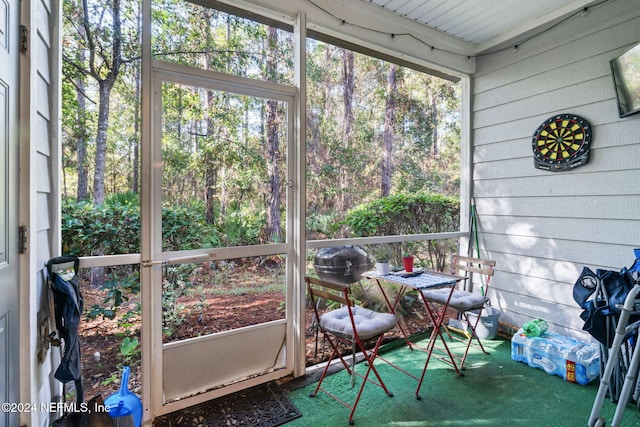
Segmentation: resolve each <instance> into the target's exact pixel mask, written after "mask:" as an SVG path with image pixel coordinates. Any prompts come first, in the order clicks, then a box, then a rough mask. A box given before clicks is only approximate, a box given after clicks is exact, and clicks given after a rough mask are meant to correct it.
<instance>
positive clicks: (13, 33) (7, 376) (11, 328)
mask: <svg viewBox="0 0 640 427" xmlns="http://www.w3.org/2000/svg"><path fill="white" fill-rule="evenodd" d="M19 6H20V3H19V2H18V1H17V0H8V3H7V1H3V2H0V64H3V65H2V67H0V295H2V297H1V298H0V402H13V403H18V399H19V390H20V389H19V384H20V383H19V377H18V373H19V372H20V366H19V363H18V355H19V347H18V344H19V337H18V332H19V329H20V325H19V316H18V307H19V298H18V240H19V239H18V146H19V143H18V115H19V111H18V92H19V91H18V66H19V55H20V54H19V52H18V41H19V39H20V28H19V19H18V10H19V9H20V7H19ZM17 425H18V414H17V413H16V412H4V411H2V412H0V426H6V427H9V426H17Z"/></svg>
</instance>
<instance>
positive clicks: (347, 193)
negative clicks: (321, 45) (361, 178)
mask: <svg viewBox="0 0 640 427" xmlns="http://www.w3.org/2000/svg"><path fill="white" fill-rule="evenodd" d="M342 55H343V56H342V78H343V83H342V102H343V106H344V117H343V121H344V128H343V131H344V136H343V138H344V140H343V141H344V145H343V149H344V153H345V155H346V156H350V155H351V152H352V139H353V122H354V117H353V93H354V85H355V77H354V68H355V55H354V53H353V51H351V50H347V49H342ZM341 167H342V169H343V170H342V173H341V174H340V195H341V197H340V206H337V207H336V208H337V209H339V210H343V211H344V210H346V209H349V207H350V205H351V191H352V189H351V187H352V186H351V177H352V175H353V173H354V171H353V164H352V163H351V162H347V164H344V163H342V164H341Z"/></svg>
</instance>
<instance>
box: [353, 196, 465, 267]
mask: <svg viewBox="0 0 640 427" xmlns="http://www.w3.org/2000/svg"><path fill="white" fill-rule="evenodd" d="M343 224H344V225H345V226H346V228H347V230H348V232H349V235H350V236H353V237H370V236H393V235H400V234H424V233H441V232H447V231H457V230H459V229H460V199H459V198H458V197H455V196H442V195H437V194H429V193H411V194H393V195H390V196H388V197H382V198H380V199H377V200H374V201H372V202H370V203H365V204H362V205H360V206H357V207H356V208H354V209H353V210H351V211H349V212H348V213H347V215H346V217H345V219H344V222H343ZM452 244H453V243H452V242H451V241H448V240H447V241H430V242H425V243H423V242H405V243H402V244H400V243H398V244H388V245H386V247H385V248H382V250H381V251H380V252H382V251H384V252H387V253H390V254H391V255H392V262H393V263H394V264H397V265H399V264H400V258H401V255H402V253H404V252H410V253H413V254H414V255H416V257H418V259H419V261H421V262H422V263H423V264H426V266H428V267H429V268H434V269H439V270H442V269H443V268H444V266H445V262H446V256H447V253H448V252H449V251H450V250H451V246H452ZM367 249H368V250H369V251H370V252H375V251H376V249H378V248H367Z"/></svg>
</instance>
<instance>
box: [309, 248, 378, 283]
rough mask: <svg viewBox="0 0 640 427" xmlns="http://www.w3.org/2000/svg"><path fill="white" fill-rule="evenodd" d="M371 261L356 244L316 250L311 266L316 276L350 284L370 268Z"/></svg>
mask: <svg viewBox="0 0 640 427" xmlns="http://www.w3.org/2000/svg"><path fill="white" fill-rule="evenodd" d="M372 266H373V262H372V261H371V258H369V255H368V254H367V252H365V250H364V249H362V248H360V247H358V246H336V247H332V248H322V249H320V250H319V251H318V253H317V255H316V257H315V259H314V264H313V267H314V268H315V270H316V273H317V274H318V277H320V278H321V279H324V280H328V281H331V282H335V283H341V284H345V285H347V284H350V283H355V282H357V281H358V280H360V279H361V278H362V273H364V272H365V271H369V270H371V267H372Z"/></svg>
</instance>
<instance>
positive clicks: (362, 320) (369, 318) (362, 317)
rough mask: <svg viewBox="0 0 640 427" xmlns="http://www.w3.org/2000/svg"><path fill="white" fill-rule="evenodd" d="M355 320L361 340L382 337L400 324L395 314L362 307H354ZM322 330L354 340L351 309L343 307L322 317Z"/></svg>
mask: <svg viewBox="0 0 640 427" xmlns="http://www.w3.org/2000/svg"><path fill="white" fill-rule="evenodd" d="M351 310H353V320H354V323H355V324H356V329H357V330H358V335H359V336H360V339H361V340H368V339H370V338H373V337H376V336H378V335H382V334H383V333H385V332H387V331H388V330H391V329H393V328H394V327H395V326H396V324H397V323H398V319H397V317H396V315H395V314H391V313H379V312H377V311H373V310H369V309H367V308H363V307H360V306H355V307H352V308H351ZM320 328H322V329H324V330H325V331H327V332H330V333H333V334H336V335H338V336H341V337H346V338H353V326H352V325H351V319H350V318H349V308H348V307H342V308H339V309H337V310H333V311H330V312H328V313H325V314H323V315H322V316H320Z"/></svg>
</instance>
